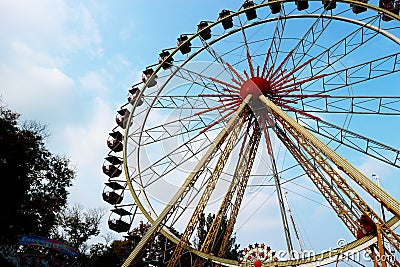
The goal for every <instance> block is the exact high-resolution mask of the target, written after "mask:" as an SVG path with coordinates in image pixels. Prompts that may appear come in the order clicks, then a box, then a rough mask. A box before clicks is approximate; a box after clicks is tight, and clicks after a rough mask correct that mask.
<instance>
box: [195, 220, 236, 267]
mask: <svg viewBox="0 0 400 267" xmlns="http://www.w3.org/2000/svg"><path fill="white" fill-rule="evenodd" d="M214 219H215V214H211V213H209V214H208V215H207V217H205V214H204V213H203V214H201V215H200V218H199V223H198V226H197V235H196V236H195V240H194V244H195V246H196V248H197V249H200V248H201V246H202V244H203V242H204V240H205V239H206V236H207V233H208V232H209V231H210V228H211V225H212V223H213V221H214ZM227 223H228V221H227V219H226V217H223V218H222V220H221V224H220V226H219V229H218V233H217V236H216V241H215V244H214V245H213V249H212V251H211V253H213V254H214V255H218V252H219V248H220V247H221V243H222V240H223V235H224V234H225V231H226V227H227ZM239 248H240V245H239V244H236V235H235V234H234V235H233V236H232V237H231V238H230V239H229V242H228V248H227V250H226V254H225V256H224V257H226V258H228V259H233V260H237V259H238V258H239ZM204 266H211V265H210V264H207V263H206V264H205V265H204Z"/></svg>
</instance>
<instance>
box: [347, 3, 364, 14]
mask: <svg viewBox="0 0 400 267" xmlns="http://www.w3.org/2000/svg"><path fill="white" fill-rule="evenodd" d="M357 1H358V2H361V3H367V2H368V0H357ZM350 7H351V10H352V11H353V13H354V14H360V13H362V12H365V11H367V8H366V7H363V6H359V5H355V4H350Z"/></svg>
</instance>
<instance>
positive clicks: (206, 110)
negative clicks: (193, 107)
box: [193, 100, 238, 116]
mask: <svg viewBox="0 0 400 267" xmlns="http://www.w3.org/2000/svg"><path fill="white" fill-rule="evenodd" d="M237 102H238V100H232V102H231V103H227V104H222V105H219V106H216V107H212V108H208V109H205V110H203V111H199V112H196V113H195V114H193V115H194V116H197V115H201V114H204V113H207V112H210V111H213V110H216V109H219V108H225V107H228V106H232V105H233V104H236V103H237Z"/></svg>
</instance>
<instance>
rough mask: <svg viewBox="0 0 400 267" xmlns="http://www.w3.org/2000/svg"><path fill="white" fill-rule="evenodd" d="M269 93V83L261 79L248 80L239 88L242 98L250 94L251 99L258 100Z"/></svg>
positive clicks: (270, 91)
mask: <svg viewBox="0 0 400 267" xmlns="http://www.w3.org/2000/svg"><path fill="white" fill-rule="evenodd" d="M271 93H272V90H271V84H270V82H269V81H267V80H266V79H264V78H262V77H253V78H250V79H248V80H247V81H246V82H244V83H243V85H242V87H241V88H240V96H241V97H242V98H246V97H247V95H249V94H252V95H253V98H258V97H259V96H260V95H270V94H271Z"/></svg>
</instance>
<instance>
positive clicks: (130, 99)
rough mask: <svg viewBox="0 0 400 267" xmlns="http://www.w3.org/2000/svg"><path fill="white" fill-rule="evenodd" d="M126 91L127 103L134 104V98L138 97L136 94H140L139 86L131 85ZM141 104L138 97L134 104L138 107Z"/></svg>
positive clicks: (141, 101)
mask: <svg viewBox="0 0 400 267" xmlns="http://www.w3.org/2000/svg"><path fill="white" fill-rule="evenodd" d="M128 92H129V94H128V97H127V99H128V102H129V104H131V105H134V104H135V101H136V99H137V98H138V96H139V94H140V90H139V88H137V87H134V86H132V88H131V89H129V90H128ZM142 104H143V99H142V98H140V99H139V100H138V101H137V104H136V106H137V107H139V106H141V105H142Z"/></svg>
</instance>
